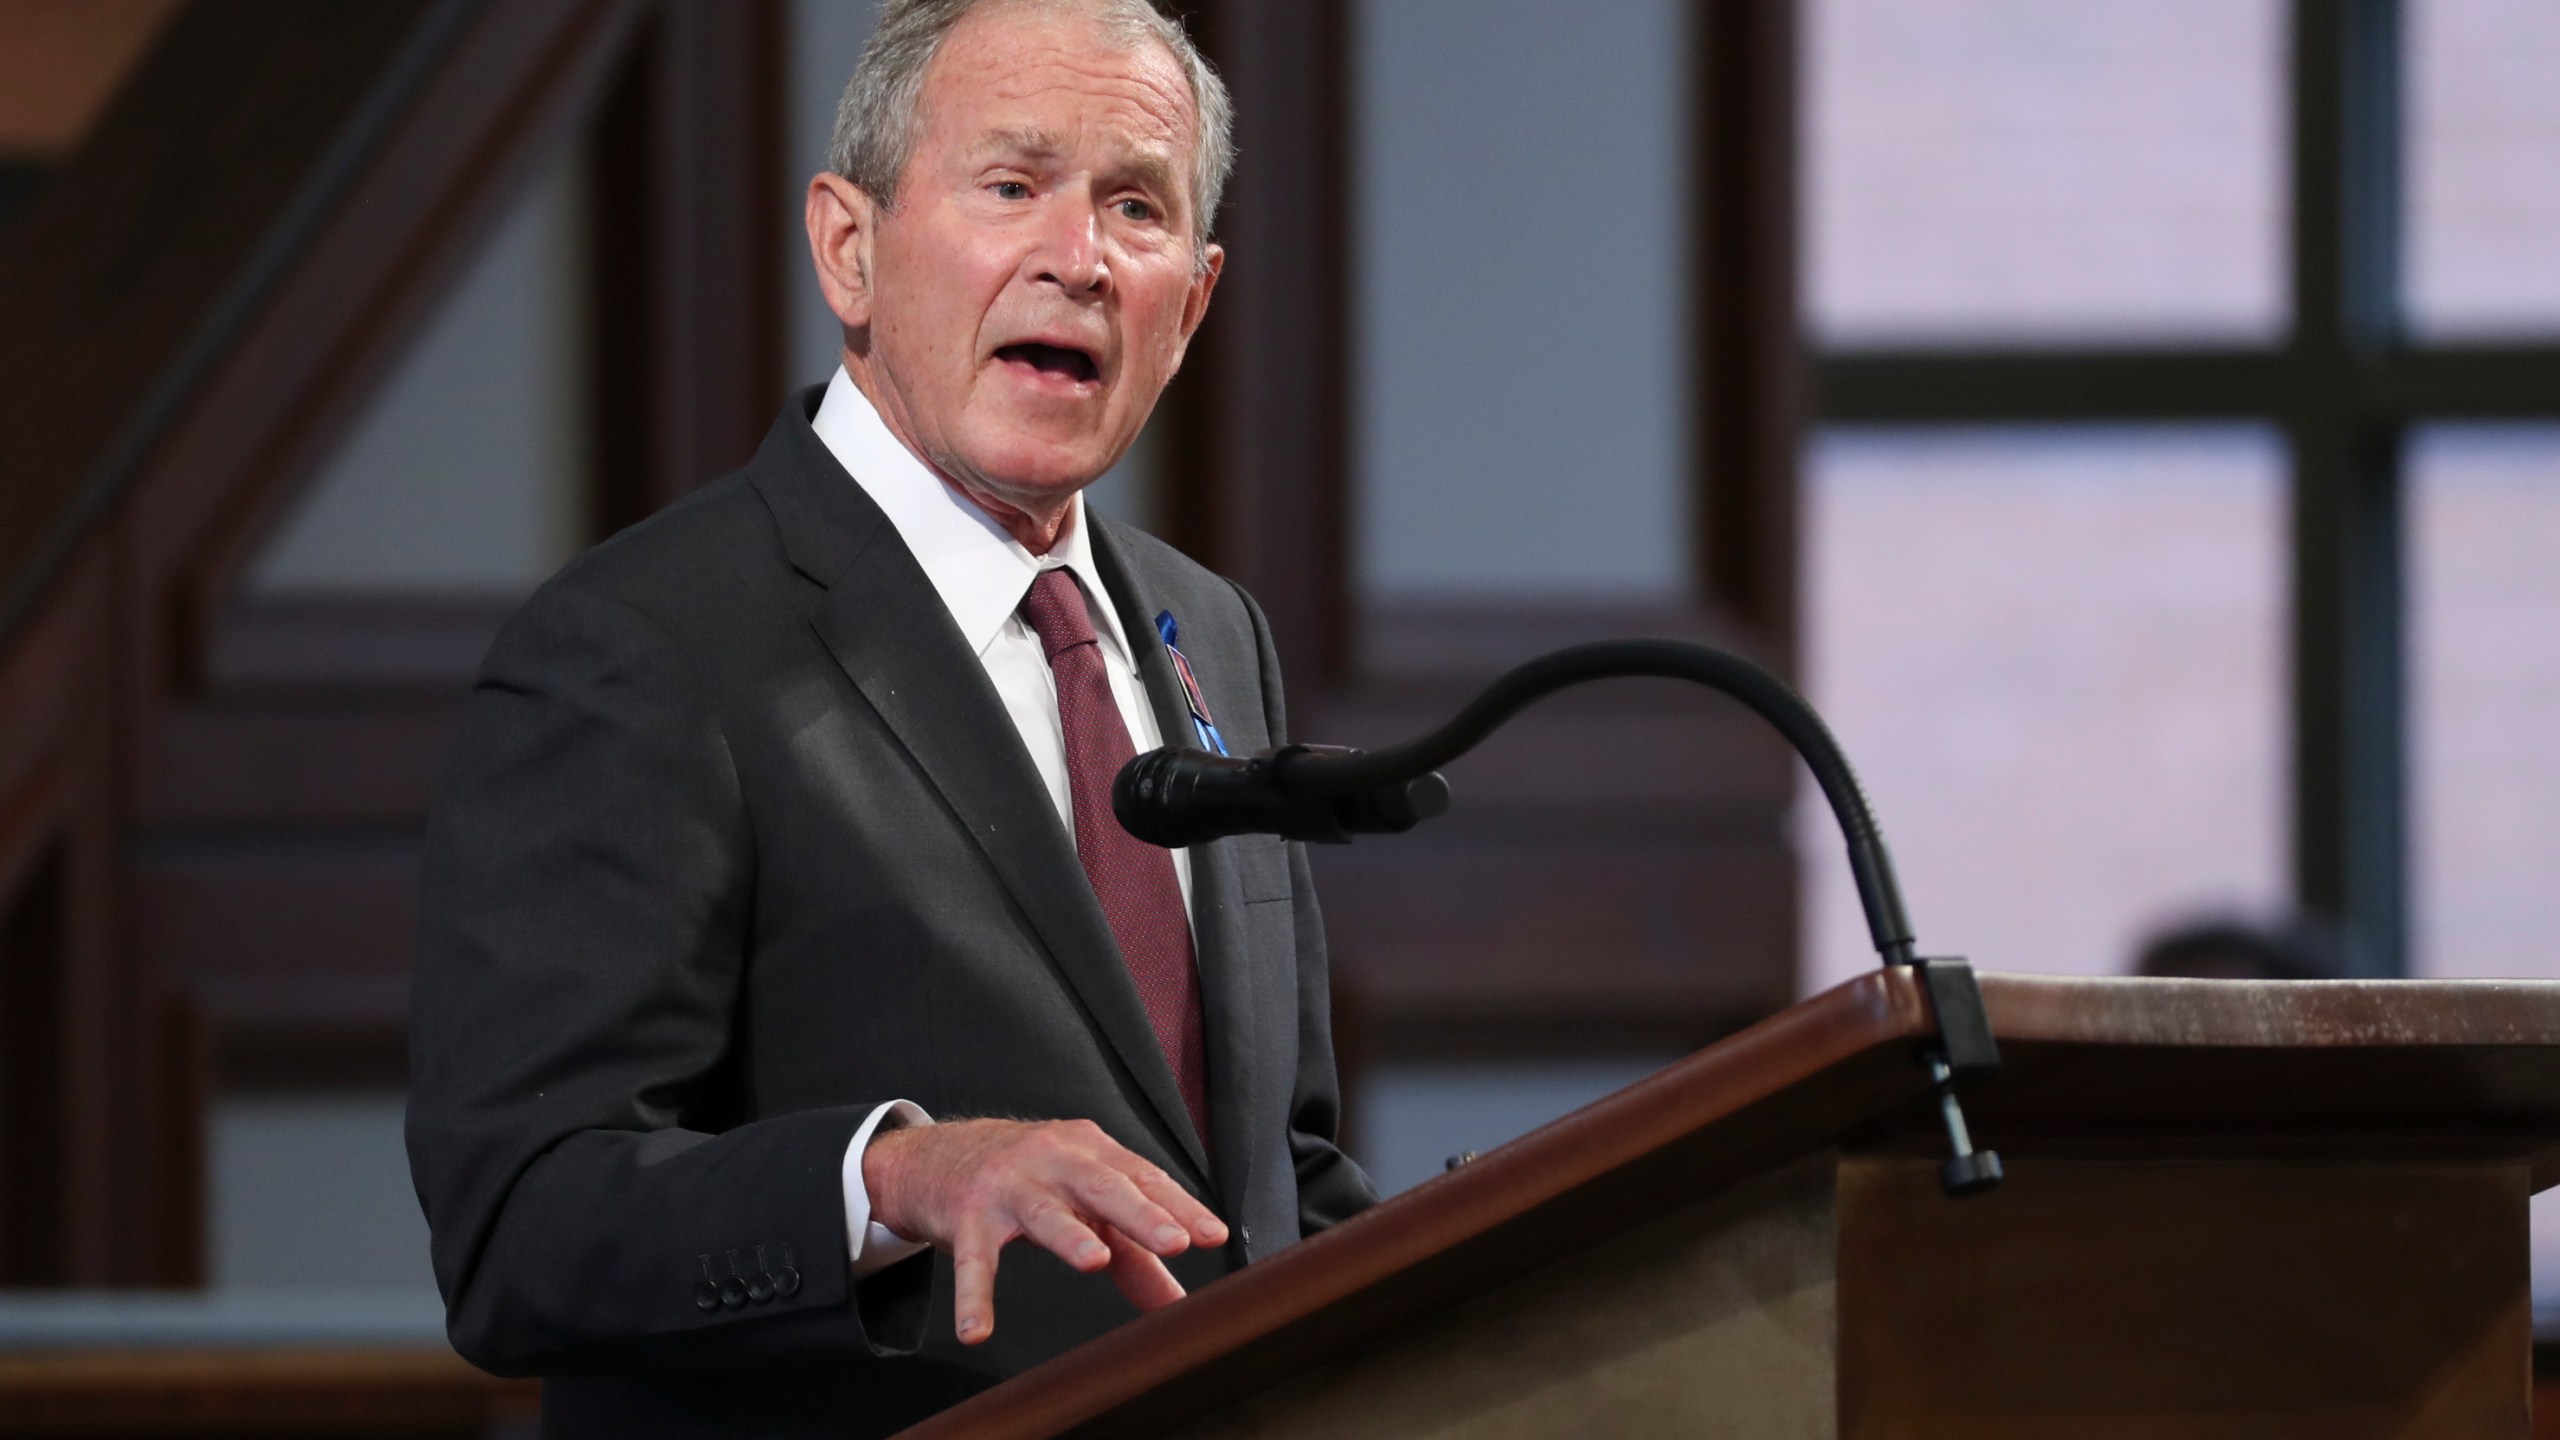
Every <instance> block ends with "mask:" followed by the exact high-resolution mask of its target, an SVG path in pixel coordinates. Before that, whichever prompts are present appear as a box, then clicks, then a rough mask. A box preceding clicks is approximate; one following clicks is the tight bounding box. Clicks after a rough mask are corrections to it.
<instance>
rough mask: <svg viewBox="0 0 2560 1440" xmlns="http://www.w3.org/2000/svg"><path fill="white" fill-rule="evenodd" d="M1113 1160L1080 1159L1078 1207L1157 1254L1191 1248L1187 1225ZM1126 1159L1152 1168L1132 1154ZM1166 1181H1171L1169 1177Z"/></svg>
mask: <svg viewBox="0 0 2560 1440" xmlns="http://www.w3.org/2000/svg"><path fill="white" fill-rule="evenodd" d="M1114 1148H1115V1149H1116V1148H1117V1147H1114ZM1119 1154H1120V1155H1128V1152H1127V1151H1125V1150H1123V1151H1120V1152H1119ZM1116 1159H1118V1156H1115V1155H1104V1156H1099V1157H1093V1158H1088V1159H1084V1160H1081V1161H1080V1163H1079V1165H1078V1173H1077V1174H1076V1176H1075V1180H1074V1182H1073V1188H1074V1192H1075V1197H1076V1201H1077V1205H1078V1208H1079V1209H1081V1210H1083V1211H1084V1212H1085V1213H1086V1214H1087V1215H1090V1216H1092V1217H1093V1218H1095V1219H1096V1220H1099V1221H1101V1222H1102V1223H1103V1224H1104V1225H1107V1226H1110V1227H1111V1228H1113V1229H1116V1230H1118V1231H1119V1232H1120V1233H1121V1234H1122V1235H1123V1236H1125V1237H1127V1238H1129V1239H1132V1240H1135V1241H1137V1242H1138V1243H1139V1244H1142V1245H1144V1246H1146V1247H1147V1248H1148V1249H1150V1250H1152V1251H1154V1252H1155V1253H1157V1254H1158V1255H1179V1254H1181V1253H1182V1252H1183V1251H1185V1250H1188V1249H1190V1248H1191V1229H1190V1227H1189V1226H1187V1225H1185V1224H1183V1223H1182V1222H1181V1221H1179V1220H1177V1219H1175V1218H1174V1215H1173V1212H1172V1211H1171V1210H1169V1209H1167V1208H1166V1207H1164V1206H1163V1205H1160V1204H1158V1203H1156V1202H1155V1201H1154V1200H1151V1199H1149V1198H1147V1194H1146V1192H1145V1191H1143V1190H1141V1189H1139V1188H1138V1181H1137V1180H1136V1179H1135V1178H1133V1177H1132V1175H1131V1174H1130V1172H1129V1171H1128V1170H1127V1169H1124V1168H1120V1167H1119V1166H1115V1165H1114V1164H1112V1163H1111V1162H1112V1161H1114V1160H1116ZM1129 1159H1130V1160H1131V1161H1133V1162H1135V1163H1136V1164H1137V1165H1139V1166H1144V1167H1145V1168H1147V1169H1151V1170H1152V1169H1154V1167H1153V1166H1149V1165H1147V1164H1146V1162H1145V1161H1143V1160H1139V1159H1138V1158H1137V1157H1136V1156H1134V1155H1130V1156H1129ZM1158 1173H1159V1174H1160V1173H1161V1172H1158ZM1165 1183H1166V1184H1168V1185H1170V1184H1172V1182H1171V1181H1170V1180H1167V1181H1166V1182H1165ZM1174 1188H1176V1189H1177V1190H1178V1189H1180V1188H1181V1187H1179V1186H1175V1187H1174Z"/></svg>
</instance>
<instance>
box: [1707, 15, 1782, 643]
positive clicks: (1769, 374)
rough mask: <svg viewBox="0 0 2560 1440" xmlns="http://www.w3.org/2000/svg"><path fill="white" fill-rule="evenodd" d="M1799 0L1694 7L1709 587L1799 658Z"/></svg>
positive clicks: (1763, 639) (1711, 595)
mask: <svg viewBox="0 0 2560 1440" xmlns="http://www.w3.org/2000/svg"><path fill="white" fill-rule="evenodd" d="M1796 26H1797V15H1796V5H1795V3H1794V0H1731V3H1722V4H1715V5H1701V6H1695V7H1692V8H1691V10H1690V12H1689V27H1690V49H1691V63H1690V70H1689V90H1690V97H1689V113H1690V117H1691V135H1690V148H1691V156H1690V165H1691V167H1692V170H1693V172H1694V174H1695V177H1696V178H1695V180H1694V181H1693V182H1692V184H1691V186H1690V192H1689V194H1690V211H1691V216H1690V227H1691V231H1692V239H1691V248H1692V250H1693V251H1694V252H1695V253H1696V254H1697V256H1698V261H1699V263H1698V265H1697V267H1696V270H1695V271H1694V274H1695V275H1696V280H1695V282H1694V284H1693V287H1692V291H1691V294H1690V307H1691V310H1692V312H1693V322H1692V325H1691V333H1692V334H1693V335H1695V336H1696V351H1695V354H1694V357H1693V360H1692V365H1693V370H1692V374H1691V377H1690V385H1691V394H1692V397H1693V398H1692V401H1691V404H1690V408H1689V413H1690V417H1691V419H1690V424H1691V425H1692V427H1693V428H1694V430H1695V431H1696V433H1694V434H1693V435H1692V436H1691V438H1690V442H1689V446H1690V453H1691V454H1692V455H1693V456H1694V457H1695V466H1696V477H1695V480H1694V482H1693V483H1692V485H1691V487H1690V493H1691V496H1692V506H1693V509H1694V515H1693V523H1694V526H1695V529H1696V537H1695V540H1694V542H1693V545H1692V550H1693V553H1694V554H1695V556H1696V569H1697V572H1698V577H1699V593H1700V596H1701V598H1702V599H1703V600H1705V601H1706V602H1707V603H1708V604H1710V605H1712V606H1713V607H1715V608H1716V609H1718V610H1720V611H1722V612H1724V613H1725V614H1728V615H1730V616H1732V617H1733V618H1734V619H1736V620H1738V621H1739V622H1740V623H1741V624H1743V625H1744V626H1745V627H1747V628H1748V629H1749V630H1751V631H1752V632H1753V633H1754V634H1755V635H1756V636H1757V637H1758V639H1759V641H1760V649H1761V651H1762V653H1763V654H1764V655H1765V656H1767V657H1768V658H1769V659H1770V660H1771V662H1772V663H1774V664H1777V665H1779V666H1780V667H1781V668H1782V669H1787V668H1792V666H1791V661H1792V659H1793V657H1794V654H1795V632H1796V613H1797V595H1796V586H1797V578H1796V577H1797V548H1798V545H1797V519H1796V514H1797V507H1796V464H1797V455H1798V452H1799V450H1800V449H1801V446H1802V441H1801V435H1802V431H1803V418H1802V417H1803V407H1804V392H1805V388H1806V385H1805V378H1804V353H1803V343H1802V339H1801V335H1800V323H1799V320H1798V316H1797V310H1798V306H1797V298H1796V296H1797V284H1796V228H1797V216H1796V211H1797V201H1796V172H1797V163H1796V148H1797V145H1796V136H1797V128H1798V121H1797V116H1796V90H1797V74H1796V71H1797V59H1796Z"/></svg>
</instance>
